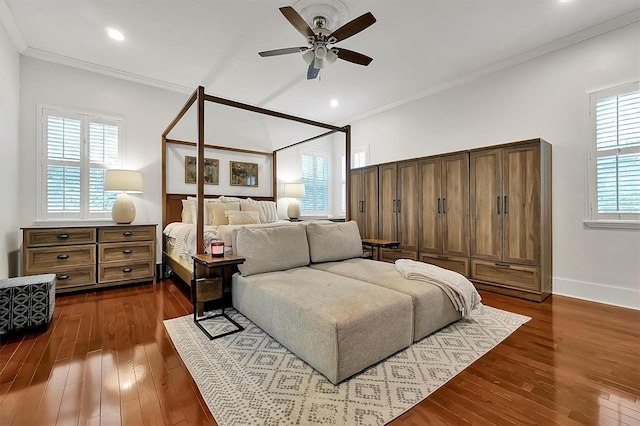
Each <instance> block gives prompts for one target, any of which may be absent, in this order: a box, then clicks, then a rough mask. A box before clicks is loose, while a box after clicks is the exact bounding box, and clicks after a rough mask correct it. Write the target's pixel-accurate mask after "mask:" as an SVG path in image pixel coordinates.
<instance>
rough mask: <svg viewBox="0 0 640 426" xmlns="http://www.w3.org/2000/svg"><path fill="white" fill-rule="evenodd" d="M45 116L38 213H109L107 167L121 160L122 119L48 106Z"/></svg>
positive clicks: (52, 216)
mask: <svg viewBox="0 0 640 426" xmlns="http://www.w3.org/2000/svg"><path fill="white" fill-rule="evenodd" d="M41 118H42V145H41V146H42V151H41V153H40V160H41V161H40V163H41V167H40V170H41V176H40V186H39V192H40V194H39V195H40V196H39V200H40V208H39V212H40V219H56V218H60V219H62V218H64V219H88V218H101V217H109V213H110V212H111V207H112V206H113V202H114V201H115V199H116V194H114V193H105V192H104V191H103V187H104V173H105V170H106V169H107V168H109V167H110V166H115V165H119V164H120V162H121V159H122V158H121V157H122V155H121V151H122V147H123V143H122V139H123V126H124V122H123V121H122V120H117V119H109V118H103V117H96V116H91V115H87V114H78V113H70V112H66V111H59V110H54V109H50V108H42V115H41Z"/></svg>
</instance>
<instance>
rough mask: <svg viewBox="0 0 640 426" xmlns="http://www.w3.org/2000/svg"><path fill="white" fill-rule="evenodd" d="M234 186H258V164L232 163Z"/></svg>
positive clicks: (232, 183) (232, 182)
mask: <svg viewBox="0 0 640 426" xmlns="http://www.w3.org/2000/svg"><path fill="white" fill-rule="evenodd" d="M230 163H231V167H230V168H231V185H232V186H258V164H257V163H243V162H240V161H231V162H230Z"/></svg>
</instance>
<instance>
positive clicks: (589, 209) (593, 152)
mask: <svg viewBox="0 0 640 426" xmlns="http://www.w3.org/2000/svg"><path fill="white" fill-rule="evenodd" d="M637 90H640V82H633V83H628V84H622V85H618V86H615V87H610V88H608V89H603V90H598V91H595V92H591V93H589V144H588V148H587V152H586V165H587V167H586V169H587V170H586V180H587V182H586V187H587V191H586V194H587V196H586V197H585V199H586V205H585V210H586V214H585V217H586V219H585V220H584V221H583V224H584V226H585V227H586V228H612V229H634V230H640V214H634V213H600V212H599V211H598V181H597V162H598V149H597V129H596V103H597V102H598V101H599V100H601V99H606V98H609V97H613V96H618V95H621V94H624V93H629V92H633V91H637ZM610 151H617V153H618V154H625V153H634V152H640V147H629V148H626V147H625V148H611V150H610ZM601 152H602V151H601Z"/></svg>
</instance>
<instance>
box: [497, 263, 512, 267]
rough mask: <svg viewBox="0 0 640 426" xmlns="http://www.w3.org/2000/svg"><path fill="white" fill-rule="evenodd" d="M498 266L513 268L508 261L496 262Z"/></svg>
mask: <svg viewBox="0 0 640 426" xmlns="http://www.w3.org/2000/svg"><path fill="white" fill-rule="evenodd" d="M496 266H502V267H504V268H511V265H509V264H508V263H500V262H496Z"/></svg>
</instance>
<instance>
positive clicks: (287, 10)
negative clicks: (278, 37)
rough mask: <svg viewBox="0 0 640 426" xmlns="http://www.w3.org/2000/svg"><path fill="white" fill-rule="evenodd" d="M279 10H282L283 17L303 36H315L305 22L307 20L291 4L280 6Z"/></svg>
mask: <svg viewBox="0 0 640 426" xmlns="http://www.w3.org/2000/svg"><path fill="white" fill-rule="evenodd" d="M280 12H282V14H283V15H284V17H285V18H287V20H288V21H289V22H291V25H293V26H294V27H295V28H296V30H298V31H300V34H302V35H303V36H305V37H315V34H314V32H313V30H312V29H311V27H310V26H309V24H307V21H305V20H304V19H303V18H302V16H300V15H299V14H298V12H296V10H295V9H294V8H292V7H291V6H284V7H281V8H280Z"/></svg>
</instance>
